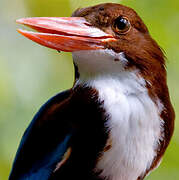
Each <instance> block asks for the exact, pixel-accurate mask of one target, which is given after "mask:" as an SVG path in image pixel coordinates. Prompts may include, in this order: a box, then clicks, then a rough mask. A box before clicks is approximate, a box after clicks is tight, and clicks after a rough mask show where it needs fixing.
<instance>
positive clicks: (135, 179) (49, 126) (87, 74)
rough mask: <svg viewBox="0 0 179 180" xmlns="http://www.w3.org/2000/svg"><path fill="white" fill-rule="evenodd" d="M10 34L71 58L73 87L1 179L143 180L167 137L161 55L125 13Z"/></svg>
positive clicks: (99, 12) (32, 22) (78, 14)
mask: <svg viewBox="0 0 179 180" xmlns="http://www.w3.org/2000/svg"><path fill="white" fill-rule="evenodd" d="M17 23H20V24H23V25H26V26H29V27H31V28H32V29H34V30H36V31H37V32H34V31H26V30H22V29H18V32H19V33H21V34H22V35H24V36H25V37H27V38H28V39H30V40H32V41H35V42H36V43H38V44H41V45H43V46H46V47H48V48H51V49H55V50H57V51H65V52H71V53H72V57H73V64H74V69H75V80H74V85H73V87H72V88H71V89H68V90H66V91H64V92H61V93H58V94H57V95H55V96H54V97H52V98H51V99H50V100H48V102H46V103H45V104H44V105H43V106H42V107H41V108H40V110H39V111H38V112H37V114H36V115H35V116H34V118H33V120H32V121H31V123H30V125H29V126H28V128H27V129H26V131H25V132H24V135H23V137H22V139H21V142H20V145H19V148H18V150H17V153H16V157H15V159H14V162H13V165H12V169H11V172H10V176H9V180H26V179H28V180H37V179H38V180H39V179H40V180H68V179H78V180H143V179H144V178H145V177H146V176H147V175H149V173H150V172H151V171H152V170H154V169H155V168H157V167H158V166H159V164H160V162H161V160H162V157H163V155H164V153H165V151H166V148H167V147H168V145H169V142H170V140H171V137H172V135H173V131H174V119H175V113H174V109H173V107H172V104H171V101H170V95H169V91H168V86H167V80H166V76H167V74H166V65H165V61H166V60H165V59H166V57H165V54H164V52H163V50H162V49H161V48H160V46H159V45H158V44H157V42H156V41H155V40H154V39H153V38H152V37H151V35H150V33H149V30H148V28H147V27H146V25H145V24H144V22H143V21H142V19H141V18H140V17H139V15H138V14H137V13H136V12H135V11H134V10H133V9H132V8H130V7H127V6H124V5H121V4H116V3H104V4H98V5H95V6H90V7H86V8H79V9H77V10H76V11H75V12H74V13H73V14H72V16H71V17H33V18H30V17H29V18H21V19H19V20H17Z"/></svg>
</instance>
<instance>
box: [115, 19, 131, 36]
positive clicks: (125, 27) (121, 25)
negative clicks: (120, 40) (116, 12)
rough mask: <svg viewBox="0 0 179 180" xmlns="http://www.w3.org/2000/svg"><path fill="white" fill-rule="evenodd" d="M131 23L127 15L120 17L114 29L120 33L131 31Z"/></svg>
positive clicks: (116, 20)
mask: <svg viewBox="0 0 179 180" xmlns="http://www.w3.org/2000/svg"><path fill="white" fill-rule="evenodd" d="M130 27H131V24H130V22H129V20H128V19H127V18H125V17H121V16H120V17H118V18H117V19H115V21H114V24H113V30H114V31H115V32H116V33H118V34H125V33H127V32H128V31H129V29H130Z"/></svg>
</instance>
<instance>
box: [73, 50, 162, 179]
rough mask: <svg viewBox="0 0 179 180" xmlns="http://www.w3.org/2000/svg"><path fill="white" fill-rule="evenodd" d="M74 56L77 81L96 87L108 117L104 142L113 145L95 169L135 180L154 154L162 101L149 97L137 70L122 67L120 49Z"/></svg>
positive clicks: (157, 139) (110, 176)
mask: <svg viewBox="0 0 179 180" xmlns="http://www.w3.org/2000/svg"><path fill="white" fill-rule="evenodd" d="M73 58H74V61H75V63H76V64H77V65H78V70H79V73H80V79H79V81H78V82H77V83H76V84H84V85H86V86H90V87H93V88H95V89H97V90H98V92H99V101H101V102H104V104H103V105H104V109H105V110H106V115H107V116H106V117H108V118H107V120H106V127H107V128H108V129H109V139H108V142H107V144H111V145H112V147H111V148H110V149H109V150H108V151H106V152H102V153H101V156H100V157H99V160H98V163H97V165H96V169H95V171H100V172H101V174H100V175H101V177H103V178H105V177H106V178H108V179H110V180H136V179H137V178H138V177H139V176H140V175H142V174H144V173H145V171H146V169H148V168H149V167H150V166H151V163H152V161H153V159H154V157H155V156H156V149H157V147H158V143H159V139H161V138H162V135H161V134H162V132H163V128H162V125H163V121H162V120H161V118H160V112H161V111H162V108H163V106H162V104H161V103H160V101H159V100H157V99H156V100H155V101H156V102H158V104H157V105H156V104H155V103H154V102H153V101H152V99H151V98H150V97H149V95H148V91H147V88H146V86H145V85H146V84H145V83H146V82H145V80H144V79H143V78H142V77H140V75H139V73H138V71H137V70H135V71H132V72H131V71H129V70H126V69H125V66H126V64H127V62H128V60H127V59H126V58H125V54H124V53H123V52H121V53H116V52H114V51H113V50H108V49H106V50H96V51H80V52H75V53H73ZM115 58H117V59H119V61H114V59H115Z"/></svg>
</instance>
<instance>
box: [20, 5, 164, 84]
mask: <svg viewBox="0 0 179 180" xmlns="http://www.w3.org/2000/svg"><path fill="white" fill-rule="evenodd" d="M17 22H18V23H21V24H24V25H27V26H30V27H31V28H33V29H35V30H37V31H39V32H29V31H24V30H18V31H19V32H20V33H21V34H23V35H24V36H26V37H27V38H29V39H31V40H33V41H35V42H37V43H39V44H41V45H44V46H47V47H49V48H53V49H56V50H58V51H66V52H72V54H73V59H74V63H75V65H76V66H77V68H78V71H79V74H80V76H83V78H88V77H93V76H98V75H101V74H105V75H111V74H114V75H119V74H120V73H121V72H126V71H131V70H136V71H137V72H139V74H140V75H142V76H143V77H144V79H145V80H146V81H147V82H149V85H151V84H152V83H153V81H156V80H157V81H158V80H164V82H165V67H164V65H165V61H164V55H163V53H162V51H161V49H160V47H159V46H158V45H157V43H156V42H155V41H154V40H153V39H152V38H151V36H150V34H149V32H148V29H147V27H146V26H145V24H144V23H143V21H142V20H141V18H140V17H139V16H138V15H137V13H136V12H135V11H134V10H133V9H131V8H129V7H126V6H123V5H120V4H113V3H106V4H100V5H97V6H93V7H88V8H82V9H78V10H76V11H75V12H74V13H73V15H72V17H62V18H60V17H38V18H23V19H19V20H17Z"/></svg>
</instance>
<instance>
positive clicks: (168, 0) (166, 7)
mask: <svg viewBox="0 0 179 180" xmlns="http://www.w3.org/2000/svg"><path fill="white" fill-rule="evenodd" d="M104 2H121V1H120V0H115V1H112V0H111V1H110V0H106V1H105V0H14V1H10V0H0V27H1V28H0V40H1V41H0V180H5V179H7V177H8V174H9V171H10V168H11V164H12V161H13V158H14V156H15V152H16V150H17V147H18V143H19V141H20V138H21V136H22V134H23V132H24V130H25V128H26V127H27V125H28V124H29V122H30V121H31V119H32V117H33V115H34V114H35V112H37V111H38V109H39V108H40V106H41V105H42V104H43V103H44V102H46V101H47V99H49V98H50V97H52V96H53V95H55V94H56V93H58V92H59V91H62V90H64V89H67V88H70V87H71V86H72V83H73V71H74V70H73V65H72V60H71V55H69V53H61V54H58V53H57V52H56V51H54V50H50V49H47V48H44V47H41V46H39V45H37V44H35V43H33V42H31V41H29V40H27V39H25V38H24V37H22V36H21V35H19V34H18V33H16V27H17V25H16V24H15V19H18V18H20V17H26V16H70V14H71V12H72V11H73V10H75V9H76V8H78V7H85V6H89V5H94V4H97V3H104ZM121 3H123V4H125V5H128V6H130V7H132V8H134V9H135V10H136V11H137V12H138V13H139V15H140V16H141V17H142V19H143V20H144V22H145V23H146V24H147V26H148V28H149V30H150V33H151V34H152V36H153V37H154V39H156V41H157V42H158V43H159V44H160V45H161V47H162V48H163V49H164V50H165V52H166V56H167V59H168V60H167V67H168V68H167V70H168V85H169V89H170V94H171V99H172V102H173V105H174V107H175V111H176V128H175V133H174V137H173V139H172V142H171V144H170V147H169V148H168V150H167V152H166V154H165V157H164V160H163V162H162V164H161V166H160V167H159V168H158V170H157V171H155V172H153V173H152V174H151V175H150V176H149V177H148V178H147V179H148V180H168V179H169V178H170V179H172V180H178V179H179V156H178V152H179V133H178V132H179V124H178V122H177V121H178V117H179V83H178V81H179V80H178V78H179V71H178V68H179V31H178V29H179V1H178V0H157V1H156V0H150V1H149V0H137V1H133V0H123V1H122V2H121ZM18 27H19V25H18Z"/></svg>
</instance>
